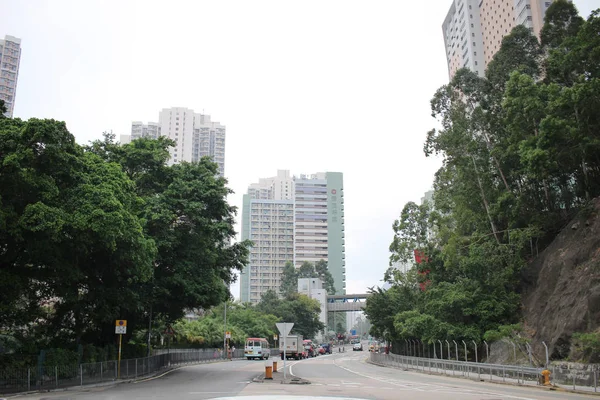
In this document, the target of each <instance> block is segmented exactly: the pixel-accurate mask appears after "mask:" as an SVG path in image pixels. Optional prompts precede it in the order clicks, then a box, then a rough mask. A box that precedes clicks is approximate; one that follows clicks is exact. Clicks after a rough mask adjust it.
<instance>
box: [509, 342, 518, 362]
mask: <svg viewBox="0 0 600 400" xmlns="http://www.w3.org/2000/svg"><path fill="white" fill-rule="evenodd" d="M510 344H512V346H513V355H514V357H515V361H514V363H515V364H516V363H517V345H516V344H515V342H513V341H512V340H511V341H510Z"/></svg>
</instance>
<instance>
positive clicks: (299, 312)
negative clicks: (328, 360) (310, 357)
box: [256, 290, 325, 338]
mask: <svg viewBox="0 0 600 400" xmlns="http://www.w3.org/2000/svg"><path fill="white" fill-rule="evenodd" d="M256 308H257V309H258V310H259V311H261V312H263V313H265V314H272V315H275V316H276V317H277V318H278V319H279V320H278V322H293V323H294V327H293V328H292V332H294V333H296V334H299V335H302V336H304V338H312V337H314V336H315V335H316V334H317V333H318V332H320V331H322V330H323V329H325V325H324V324H323V323H322V322H321V321H320V320H319V315H320V313H321V305H320V304H319V302H318V301H317V300H315V299H311V298H309V297H308V296H305V295H302V294H298V293H292V294H290V295H288V296H286V297H284V298H283V299H280V298H279V297H278V296H277V293H275V292H274V291H272V290H270V291H267V292H266V293H264V294H263V296H262V298H261V300H260V302H259V303H258V304H257V306H256Z"/></svg>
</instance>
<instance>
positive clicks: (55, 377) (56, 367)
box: [54, 365, 58, 388]
mask: <svg viewBox="0 0 600 400" xmlns="http://www.w3.org/2000/svg"><path fill="white" fill-rule="evenodd" d="M54 379H55V383H56V388H58V365H57V366H55V367H54Z"/></svg>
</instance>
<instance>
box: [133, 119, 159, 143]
mask: <svg viewBox="0 0 600 400" xmlns="http://www.w3.org/2000/svg"><path fill="white" fill-rule="evenodd" d="M159 136H160V125H158V124H157V123H156V122H148V124H144V123H142V122H140V121H133V122H132V123H131V140H135V139H139V138H150V139H158V137H159Z"/></svg>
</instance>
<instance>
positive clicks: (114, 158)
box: [0, 118, 248, 347]
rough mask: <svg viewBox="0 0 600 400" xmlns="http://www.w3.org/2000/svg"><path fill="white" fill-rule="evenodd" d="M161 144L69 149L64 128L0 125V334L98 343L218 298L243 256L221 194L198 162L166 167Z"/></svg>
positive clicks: (209, 168)
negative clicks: (123, 324)
mask: <svg viewBox="0 0 600 400" xmlns="http://www.w3.org/2000/svg"><path fill="white" fill-rule="evenodd" d="M171 145H172V142H171V141H170V140H168V139H164V138H161V139H159V140H150V139H139V140H135V141H133V142H132V143H131V144H126V145H122V146H121V145H119V144H118V143H115V141H114V136H111V135H105V138H104V140H102V141H97V142H94V143H92V144H90V145H89V146H80V145H78V144H77V143H76V142H75V138H74V137H73V135H72V134H70V133H69V132H68V130H67V128H66V126H65V123H64V122H59V121H54V120H39V119H30V120H28V121H21V120H20V119H7V118H4V119H2V120H0V188H2V189H1V191H0V242H1V245H0V290H1V291H2V292H3V296H2V299H1V300H0V321H1V322H0V330H1V331H2V332H11V333H13V334H16V335H17V336H19V337H20V338H21V339H23V340H29V339H30V340H33V341H38V342H39V343H40V346H48V345H52V344H53V343H58V344H60V345H61V347H65V346H69V344H73V345H74V344H78V343H93V344H99V345H102V344H106V343H111V342H112V341H113V339H114V328H113V326H114V321H115V320H116V319H127V320H128V327H131V329H130V330H129V332H131V331H132V330H135V329H144V327H145V326H147V322H145V321H144V320H146V318H148V317H149V316H150V315H151V313H154V315H155V317H158V318H161V319H162V320H165V321H174V320H176V319H178V318H180V317H182V316H183V314H184V311H185V310H186V309H191V308H210V307H212V306H214V305H216V304H219V303H221V302H223V301H224V300H226V299H227V298H229V296H230V294H229V293H228V290H227V285H228V284H229V283H231V282H233V280H234V276H235V271H236V270H240V269H241V268H242V267H243V266H244V265H245V264H246V262H247V255H248V250H247V245H248V243H245V242H242V243H235V244H230V241H231V240H232V239H233V238H234V237H235V231H234V227H233V225H234V218H235V213H236V209H235V208H234V207H232V206H230V205H229V204H228V203H227V201H226V196H227V195H228V194H230V193H231V190H230V189H228V188H227V186H226V185H227V182H226V180H225V179H223V178H220V177H218V170H217V166H216V164H214V163H213V162H211V161H210V159H208V158H204V159H202V160H201V161H200V162H198V163H182V164H177V165H173V166H167V164H166V162H167V159H168V154H169V153H168V147H169V146H171ZM128 337H129V335H128ZM42 342H43V343H42Z"/></svg>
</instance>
